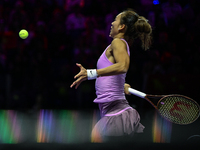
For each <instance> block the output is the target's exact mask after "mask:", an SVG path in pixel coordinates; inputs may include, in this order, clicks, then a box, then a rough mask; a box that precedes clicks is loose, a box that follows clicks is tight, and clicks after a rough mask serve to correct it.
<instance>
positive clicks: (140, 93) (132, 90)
mask: <svg viewBox="0 0 200 150" xmlns="http://www.w3.org/2000/svg"><path fill="white" fill-rule="evenodd" d="M128 91H129V92H130V93H131V94H133V95H135V96H138V97H141V98H145V96H146V94H145V93H143V92H140V91H138V90H135V89H133V88H128Z"/></svg>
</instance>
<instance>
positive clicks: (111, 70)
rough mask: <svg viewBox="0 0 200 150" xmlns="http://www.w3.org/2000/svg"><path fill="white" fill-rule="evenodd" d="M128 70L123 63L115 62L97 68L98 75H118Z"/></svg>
mask: <svg viewBox="0 0 200 150" xmlns="http://www.w3.org/2000/svg"><path fill="white" fill-rule="evenodd" d="M127 71H128V67H127V66H126V65H125V64H120V63H116V64H113V65H111V66H109V67H106V68H102V69H98V70H97V74H98V76H111V75H118V74H122V73H126V72H127Z"/></svg>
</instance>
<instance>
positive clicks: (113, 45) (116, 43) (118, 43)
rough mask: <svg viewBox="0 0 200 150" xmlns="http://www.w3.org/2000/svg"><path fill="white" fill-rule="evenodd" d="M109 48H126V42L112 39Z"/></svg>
mask: <svg viewBox="0 0 200 150" xmlns="http://www.w3.org/2000/svg"><path fill="white" fill-rule="evenodd" d="M111 49H112V50H117V49H121V50H123V49H124V50H126V43H125V42H124V41H123V40H122V39H119V38H115V39H113V41H112V43H111Z"/></svg>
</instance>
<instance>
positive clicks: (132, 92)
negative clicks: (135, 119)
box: [128, 88, 200, 125]
mask: <svg viewBox="0 0 200 150" xmlns="http://www.w3.org/2000/svg"><path fill="white" fill-rule="evenodd" d="M128 91H129V92H130V93H131V94H133V95H135V96H138V97H140V98H143V99H146V100H147V101H148V102H149V103H150V104H151V105H152V106H153V107H154V108H155V109H156V110H157V111H158V112H159V114H160V115H161V116H163V115H162V114H161V113H160V111H159V109H158V105H159V103H160V102H161V101H162V100H163V99H165V98H166V97H173V96H179V97H183V98H186V99H188V100H190V101H192V102H193V103H195V104H196V106H197V107H198V109H199V110H198V111H199V114H198V116H197V117H196V118H195V119H194V120H192V121H191V122H189V123H187V124H190V123H192V122H194V121H196V120H197V119H198V118H199V116H200V106H199V104H198V103H197V102H196V101H195V100H193V99H192V98H189V97H187V96H184V95H179V94H170V95H149V94H145V93H143V92H140V91H138V90H135V89H133V88H128ZM149 98H154V99H155V98H160V99H159V100H158V102H157V105H155V104H154V103H153V102H152V101H151V100H150V99H149ZM163 117H164V116H163ZM164 118H165V119H166V120H168V121H170V122H172V121H171V120H169V119H167V118H166V117H164ZM173 123H175V122H173ZM175 124H180V123H175ZM180 125H183V124H180ZM184 125H186V124H184Z"/></svg>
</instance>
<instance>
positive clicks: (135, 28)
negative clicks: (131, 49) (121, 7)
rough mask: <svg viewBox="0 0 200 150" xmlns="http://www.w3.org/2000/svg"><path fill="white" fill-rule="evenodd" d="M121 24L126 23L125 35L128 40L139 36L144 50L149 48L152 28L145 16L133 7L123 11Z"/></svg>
mask: <svg viewBox="0 0 200 150" xmlns="http://www.w3.org/2000/svg"><path fill="white" fill-rule="evenodd" d="M120 24H125V26H126V31H125V34H124V35H125V37H127V38H128V40H132V41H133V40H135V39H136V38H139V39H140V40H141V42H142V48H143V49H144V50H147V49H149V47H150V46H151V43H152V35H151V34H152V28H151V25H150V24H149V23H148V20H147V19H146V18H145V17H143V16H139V15H138V14H137V13H136V12H135V11H133V10H132V9H128V10H125V11H123V12H122V13H121V19H120Z"/></svg>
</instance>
